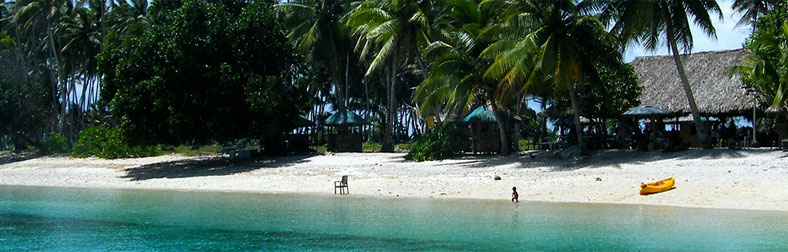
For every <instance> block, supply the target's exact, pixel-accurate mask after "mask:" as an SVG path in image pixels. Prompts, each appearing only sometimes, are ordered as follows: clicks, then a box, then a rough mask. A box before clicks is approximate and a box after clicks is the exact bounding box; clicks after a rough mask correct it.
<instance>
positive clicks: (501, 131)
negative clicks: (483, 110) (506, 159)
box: [490, 99, 510, 155]
mask: <svg viewBox="0 0 788 252" xmlns="http://www.w3.org/2000/svg"><path fill="white" fill-rule="evenodd" d="M490 104H491V105H492V111H493V115H495V121H496V122H498V136H499V138H500V139H501V155H509V154H510V150H509V137H508V136H507V134H506V122H504V121H503V117H502V116H501V112H500V111H498V105H496V104H495V99H490Z"/></svg>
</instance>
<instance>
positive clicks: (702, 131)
mask: <svg viewBox="0 0 788 252" xmlns="http://www.w3.org/2000/svg"><path fill="white" fill-rule="evenodd" d="M669 23H670V22H668V24H669ZM667 30H668V42H669V43H670V44H669V47H670V50H671V52H672V54H673V61H674V62H675V63H676V70H677V71H678V72H679V78H680V79H681V87H682V88H684V94H685V95H686V96H687V102H689V107H690V111H691V112H692V117H693V121H695V128H696V129H697V132H698V142H700V146H701V147H702V148H703V149H712V148H714V147H713V146H712V145H711V141H709V136H708V135H707V134H706V128H705V127H703V122H701V120H700V112H698V105H697V104H696V103H695V96H694V95H692V88H691V87H690V84H689V80H688V79H687V74H686V73H685V72H684V65H683V64H682V63H681V58H680V57H679V49H678V47H677V46H676V41H675V40H672V39H671V38H672V37H673V29H672V28H671V27H670V26H668V27H667Z"/></svg>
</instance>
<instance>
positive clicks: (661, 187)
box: [640, 178, 676, 195]
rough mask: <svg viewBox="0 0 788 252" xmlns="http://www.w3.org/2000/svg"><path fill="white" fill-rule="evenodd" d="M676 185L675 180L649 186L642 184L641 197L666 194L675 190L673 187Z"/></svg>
mask: <svg viewBox="0 0 788 252" xmlns="http://www.w3.org/2000/svg"><path fill="white" fill-rule="evenodd" d="M675 183H676V180H675V179H673V178H667V179H663V180H660V181H657V182H654V183H648V184H641V185H640V195H646V194H652V193H658V192H664V191H667V190H670V189H673V185H674V184H675Z"/></svg>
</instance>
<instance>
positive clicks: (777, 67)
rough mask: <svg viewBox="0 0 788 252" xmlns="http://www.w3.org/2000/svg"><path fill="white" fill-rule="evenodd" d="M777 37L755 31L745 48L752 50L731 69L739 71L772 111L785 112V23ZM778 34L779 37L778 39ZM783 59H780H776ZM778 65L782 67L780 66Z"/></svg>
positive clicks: (787, 99) (787, 105) (787, 79)
mask: <svg viewBox="0 0 788 252" xmlns="http://www.w3.org/2000/svg"><path fill="white" fill-rule="evenodd" d="M781 28H782V29H781V30H782V34H781V36H777V37H775V36H774V35H773V34H769V33H755V34H753V38H752V39H751V42H749V43H748V44H747V49H749V50H750V52H752V54H750V55H749V56H748V57H747V58H746V59H745V60H744V62H742V63H743V64H742V65H739V66H736V67H734V69H733V72H734V73H736V74H739V75H740V76H741V78H742V82H744V84H746V85H748V86H749V87H751V88H753V89H755V90H756V91H757V92H758V94H760V95H761V98H762V99H763V101H764V102H766V103H768V104H770V107H769V109H770V110H772V111H780V112H783V114H784V115H788V114H786V113H785V111H788V95H786V93H788V69H785V63H786V62H785V61H788V41H786V39H787V38H788V22H783V24H782V26H781ZM780 37H782V38H780ZM781 60H782V61H783V62H780V61H781ZM781 66H782V67H781Z"/></svg>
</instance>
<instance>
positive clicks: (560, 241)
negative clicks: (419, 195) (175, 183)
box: [0, 186, 788, 251]
mask: <svg viewBox="0 0 788 252" xmlns="http://www.w3.org/2000/svg"><path fill="white" fill-rule="evenodd" d="M21 250H57V251H73V250H94V251H96V250H97V251H119V250H120V251H173V250H178V251H181V250H200V251H204V250H290V251H304V250H317V251H323V250H328V251H335V250H360V251H368V250H410V251H412V250H417V251H424V250H429V251H434V250H439V251H456V250H488V251H489V250H496V251H499V250H509V251H522V250H658V251H665V250H682V251H686V250H705V251H717V250H735V251H742V250H758V251H762V250H778V251H786V250H788V213H785V212H766V211H733V210H710V209H691V208H673V207H651V206H637V205H589V204H550V203H532V202H528V203H524V202H523V203H519V204H514V203H509V202H506V201H475V200H414V199H370V198H360V197H348V196H336V197H334V196H333V195H332V196H331V197H322V196H304V195H290V194H285V195H260V194H244V193H203V192H200V193H195V192H162V191H136V190H94V189H91V190H86V189H65V188H43V187H12V186H0V251H21Z"/></svg>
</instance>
